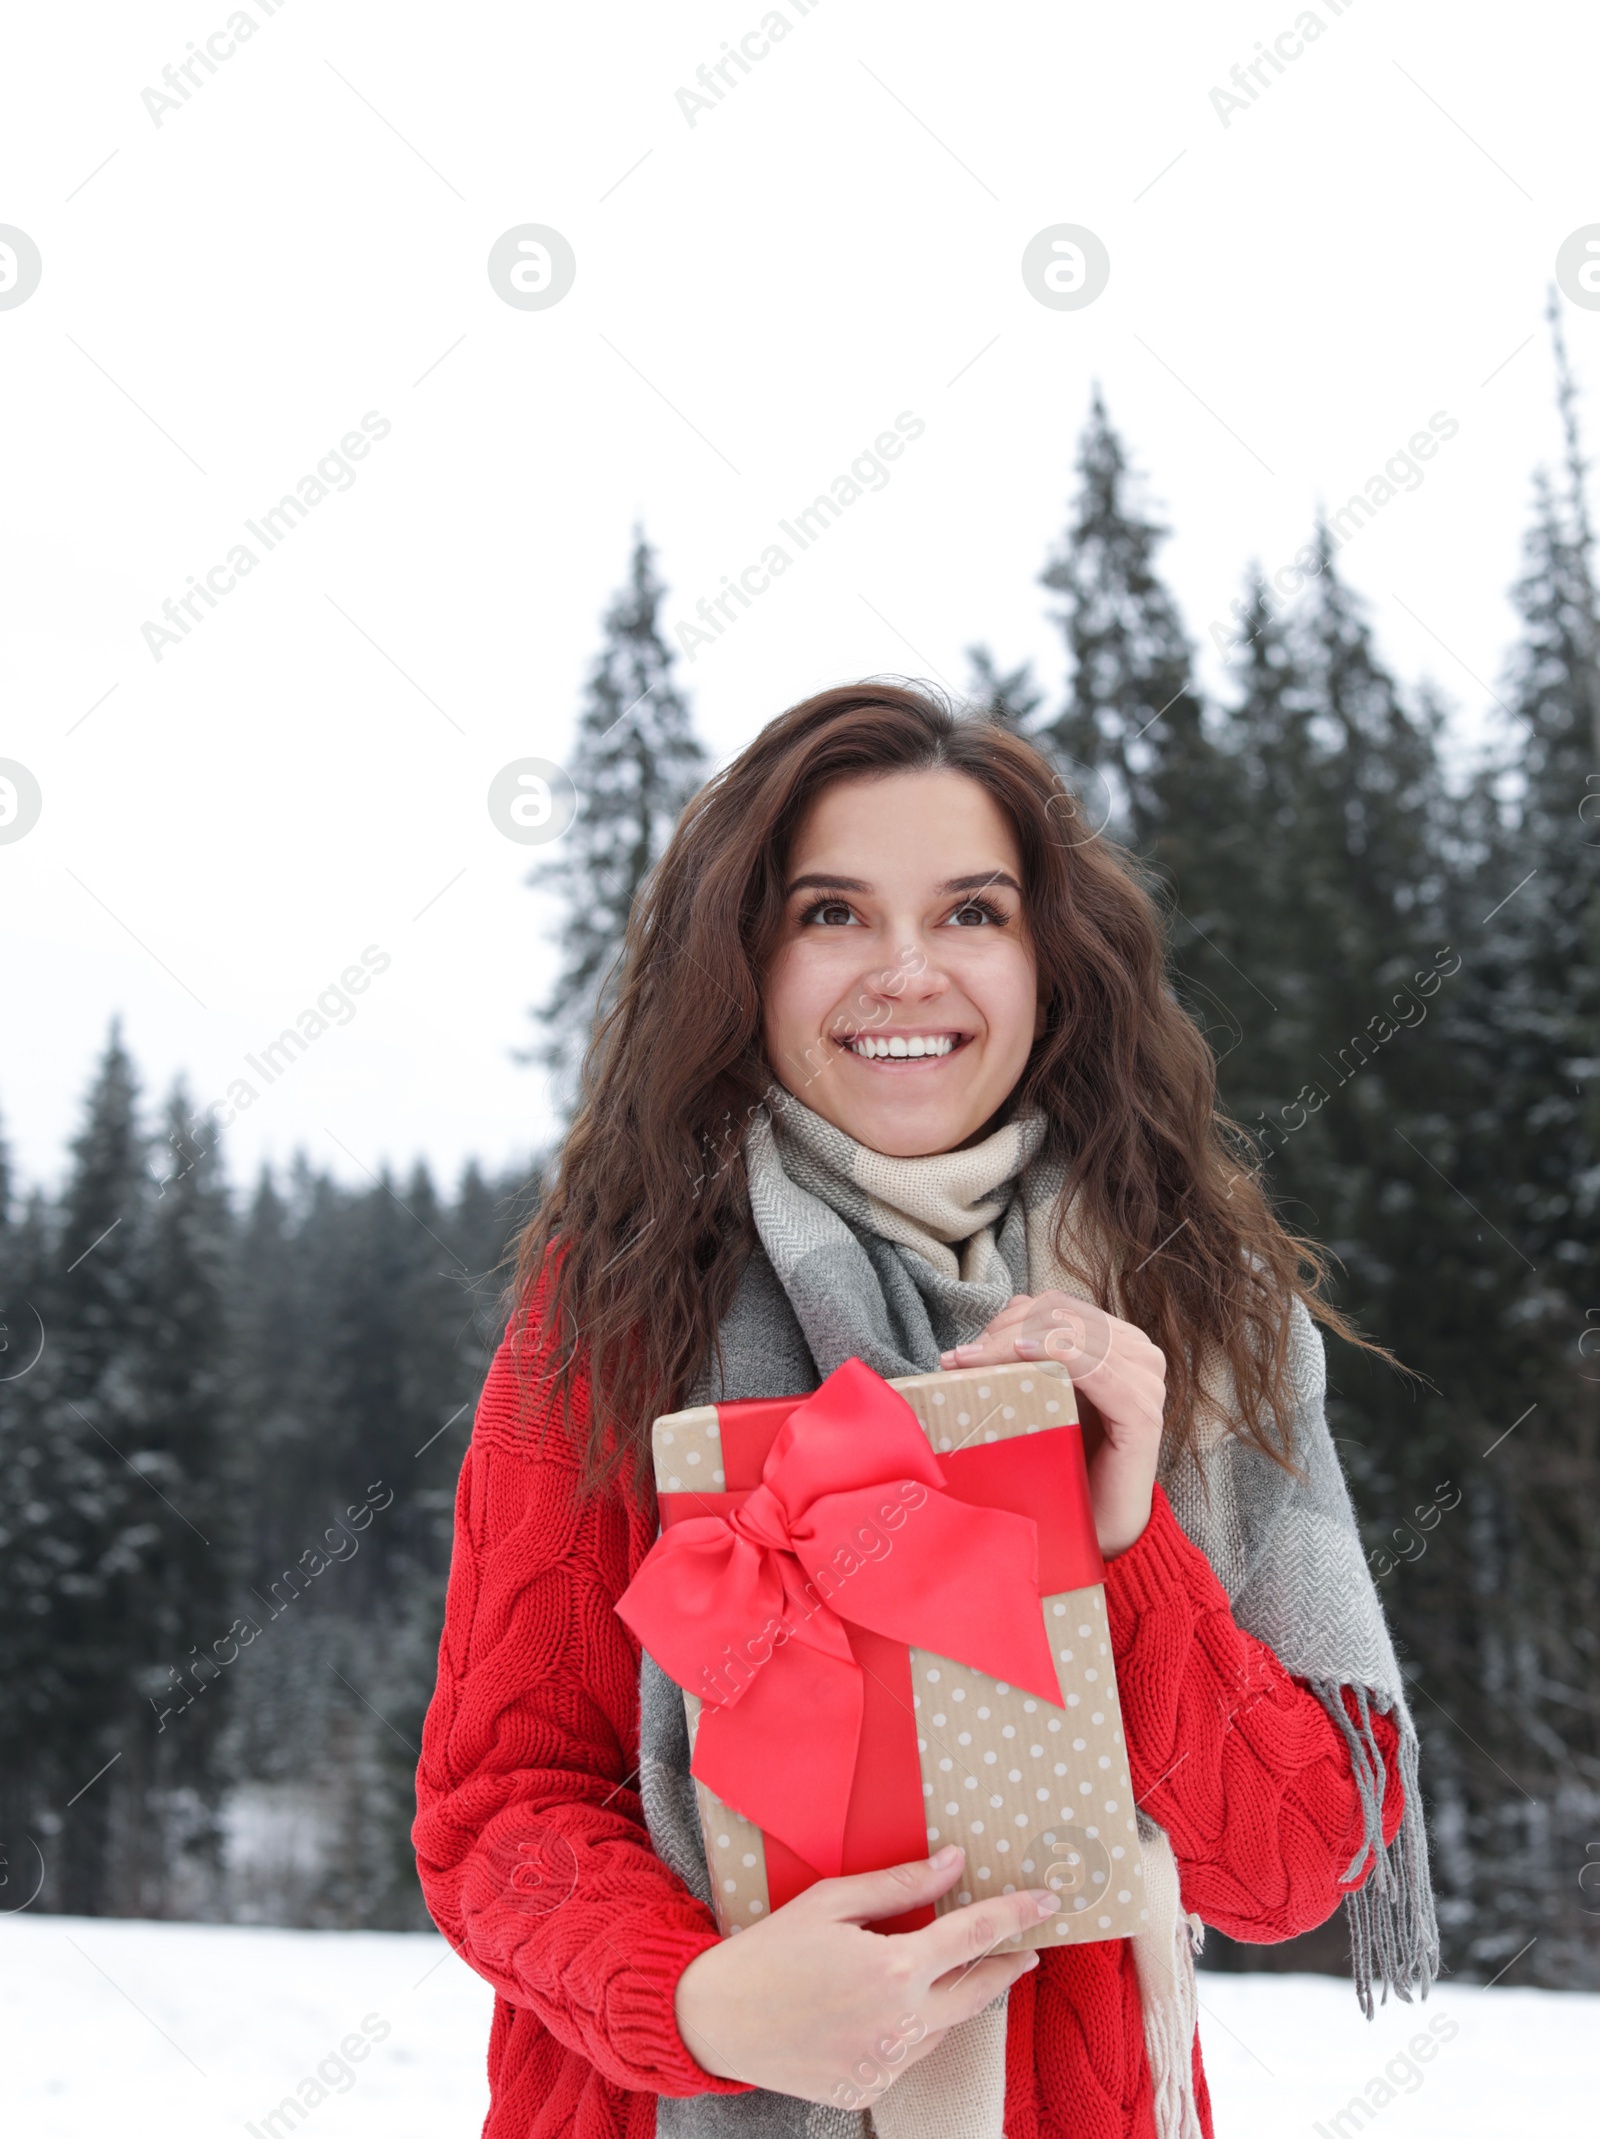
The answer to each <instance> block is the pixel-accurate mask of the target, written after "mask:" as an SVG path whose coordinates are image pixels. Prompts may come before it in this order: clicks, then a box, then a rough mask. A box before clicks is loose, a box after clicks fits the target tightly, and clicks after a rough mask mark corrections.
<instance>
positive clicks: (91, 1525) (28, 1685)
mask: <svg viewBox="0 0 1600 2139" xmlns="http://www.w3.org/2000/svg"><path fill="white" fill-rule="evenodd" d="M137 1100H138V1091H137V1085H136V1081H135V1078H134V1073H133V1065H132V1063H131V1062H130V1061H129V1059H128V1056H127V1053H126V1051H125V1050H124V1048H123V1045H122V1038H121V1033H120V1030H119V1028H118V1027H117V1026H116V1025H115V1024H113V1026H112V1030H111V1036H110V1039H109V1041H108V1044H107V1047H106V1051H105V1054H104V1056H103V1058H102V1060H101V1063H100V1066H99V1071H98V1073H97V1075H96V1078H95V1080H94V1083H93V1085H92V1086H91V1088H90V1092H89V1096H88V1101H87V1105H86V1108H85V1118H84V1125H83V1128H82V1129H81V1131H80V1132H79V1134H78V1136H77V1138H76V1139H75V1140H74V1143H73V1146H72V1156H73V1164H72V1169H71V1172H70V1174H69V1177H68V1180H67V1184H66V1189H65V1192H64V1195H63V1197H62V1201H61V1205H60V1209H59V1212H58V1213H57V1214H55V1216H54V1218H53V1221H52V1222H51V1223H50V1224H49V1226H48V1238H47V1239H41V1240H40V1241H39V1242H38V1244H37V1245H38V1247H39V1249H40V1250H42V1254H41V1264H40V1267H39V1268H38V1270H37V1275H36V1279H35V1290H34V1293H33V1297H34V1299H35V1301H36V1304H37V1307H38V1310H39V1313H40V1315H41V1316H42V1318H43V1321H44V1324H45V1332H46V1339H45V1347H44V1352H43V1356H42V1357H41V1359H40V1362H39V1365H38V1368H37V1369H36V1371H35V1372H34V1373H32V1374H30V1375H29V1376H28V1377H27V1379H26V1380H25V1381H24V1382H22V1383H21V1384H20V1386H19V1391H18V1394H19V1398H20V1402H19V1406H18V1411H17V1413H16V1415H15V1417H14V1423H13V1428H12V1438H13V1443H14V1446H15V1447H16V1450H17V1454H18V1457H19V1459H20V1460H21V1461H22V1462H23V1463H24V1464H25V1465H26V1471H27V1475H28V1477H29V1480H30V1486H31V1491H30V1493H29V1495H28V1497H27V1499H26V1500H25V1501H24V1502H23V1503H22V1505H21V1507H20V1508H18V1509H16V1510H15V1511H14V1513H13V1528H12V1533H11V1537H10V1539H9V1541H8V1542H9V1544H10V1547H11V1549H10V1551H9V1552H8V1553H7V1554H6V1555H5V1556H4V1563H5V1576H4V1579H5V1581H6V1583H7V1585H8V1587H9V1588H10V1589H11V1591H12V1600H13V1601H12V1606H11V1610H10V1611H8V1612H7V1613H6V1615H5V1616H6V1617H8V1618H11V1617H13V1615H15V1616H16V1617H24V1616H25V1618H26V1621H27V1622H28V1636H29V1638H28V1639H27V1641H26V1643H25V1645H24V1650H23V1653H22V1655H21V1657H20V1658H19V1659H18V1660H17V1691H18V1696H19V1700H20V1705H21V1707H22V1709H23V1711H24V1713H26V1714H27V1715H28V1718H29V1722H30V1725H31V1729H30V1733H29V1736H30V1740H31V1743H30V1745H29V1747H28V1749H27V1751H26V1753H25V1754H24V1756H23V1757H22V1758H21V1760H20V1761H19V1762H18V1763H17V1764H16V1765H15V1766H14V1767H13V1769H12V1772H13V1774H14V1775H16V1776H17V1777H18V1781H19V1784H20V1787H21V1789H22V1791H23V1793H24V1794H25V1796H26V1797H27V1798H28V1800H29V1801H30V1803H29V1817H30V1818H31V1819H32V1820H34V1821H35V1822H37V1823H38V1825H39V1826H40V1827H42V1828H43V1831H44V1833H45V1836H46V1838H47V1839H46V1840H45V1843H44V1849H45V1855H46V1858H47V1861H48V1876H47V1885H46V1896H45V1899H46V1902H47V1904H48V1905H49V1906H51V1907H53V1908H58V1909H66V1910H68V1911H71V1912H73V1913H87V1914H93V1913H98V1912H101V1911H103V1910H104V1909H105V1908H106V1907H107V1905H108V1901H109V1896H110V1885H109V1881H110V1872H111V1857H112V1835H113V1807H114V1800H115V1791H114V1790H113V1789H108V1788H107V1787H106V1786H105V1782H103V1781H98V1782H93V1783H92V1786H91V1779H92V1778H94V1777H95V1776H96V1775H97V1773H99V1772H100V1771H102V1770H103V1769H106V1767H107V1764H108V1763H114V1762H116V1761H117V1760H119V1759H120V1758H121V1757H122V1756H123V1755H124V1753H125V1752H126V1749H127V1742H128V1736H129V1732H130V1729H131V1728H132V1727H133V1724H134V1720H135V1719H134V1715H133V1703H134V1702H135V1701H136V1700H138V1699H139V1698H140V1695H139V1693H138V1691H137V1689H136V1688H135V1687H134V1686H133V1684H132V1673H133V1671H134V1670H135V1669H136V1668H137V1665H138V1663H139V1661H140V1660H141V1659H140V1657H139V1654H138V1647H137V1642H136V1640H135V1639H134V1638H133V1637H132V1634H131V1616H130V1615H131V1607H132V1603H133V1599H134V1597H135V1596H136V1594H137V1591H138V1587H139V1576H140V1574H141V1572H142V1570H143V1568H144V1566H145V1564H146V1561H147V1559H148V1556H149V1555H150V1554H151V1553H152V1552H153V1551H155V1550H157V1549H158V1548H159V1545H160V1543H161V1540H162V1539H163V1537H164V1535H165V1531H164V1528H163V1525H164V1522H165V1521H166V1519H167V1517H166V1511H165V1510H164V1509H163V1507H162V1505H161V1501H160V1498H159V1496H158V1494H157V1492H156V1490H155V1488H154V1487H153V1486H152V1485H151V1484H150V1483H148V1482H146V1480H145V1479H144V1477H143V1476H142V1475H141V1473H140V1470H139V1467H138V1466H139V1454H140V1447H141V1436H142V1429H143V1425H144V1411H143V1396H142V1391H141V1389H140V1385H139V1376H138V1371H137V1361H138V1356H139V1351H140V1347H141V1345H142V1344H143V1341H144V1338H145V1334H146V1330H147V1328H148V1310H149V1301H148V1297H147V1293H146V1289H145V1272H144V1269H143V1267H142V1250H143V1231H144V1211H145V1204H146V1198H147V1196H148V1193H149V1177H148V1173H147V1170H146V1152H147V1140H146V1138H145V1135H144V1133H143V1131H142V1129H141V1128H140V1125H139V1122H138V1113H137ZM107 1779H109V1774H108V1777H107ZM75 1796H76V1797H77V1799H78V1802H77V1803H76V1804H72V1803H70V1802H69V1801H70V1800H71V1799H72V1798H73V1797H75Z"/></svg>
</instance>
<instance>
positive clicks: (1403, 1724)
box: [1309, 1679, 1439, 2020]
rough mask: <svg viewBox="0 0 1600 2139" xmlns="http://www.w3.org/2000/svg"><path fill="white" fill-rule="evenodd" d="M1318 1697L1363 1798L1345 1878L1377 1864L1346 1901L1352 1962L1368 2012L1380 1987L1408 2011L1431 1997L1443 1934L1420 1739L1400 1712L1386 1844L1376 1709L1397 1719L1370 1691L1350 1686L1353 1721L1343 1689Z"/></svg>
mask: <svg viewBox="0 0 1600 2139" xmlns="http://www.w3.org/2000/svg"><path fill="white" fill-rule="evenodd" d="M1309 1683H1310V1686H1311V1690H1312V1692H1313V1693H1314V1694H1315V1695H1316V1696H1317V1699H1318V1700H1319V1701H1320V1702H1321V1703H1322V1705H1323V1707H1324V1708H1325V1709H1326V1710H1327V1711H1328V1714H1329V1715H1330V1716H1331V1717H1332V1718H1333V1720H1334V1722H1335V1723H1336V1724H1337V1725H1338V1727H1339V1729H1340V1731H1341V1732H1342V1733H1343V1736H1344V1741H1345V1744H1346V1745H1347V1746H1348V1747H1349V1749H1350V1767H1351V1772H1352V1773H1353V1775H1354V1777H1355V1782H1356V1789H1357V1791H1358V1793H1359V1794H1360V1799H1361V1813H1362V1837H1361V1846H1360V1848H1359V1849H1358V1850H1357V1852H1356V1854H1355V1856H1354V1858H1353V1859H1352V1860H1351V1863H1350V1868H1349V1870H1348V1871H1347V1872H1346V1873H1345V1875H1344V1876H1345V1878H1346V1879H1347V1880H1349V1879H1355V1878H1359V1877H1360V1874H1361V1870H1362V1867H1363V1866H1364V1865H1365V1864H1366V1863H1367V1861H1368V1859H1369V1858H1370V1859H1371V1860H1372V1870H1371V1872H1370V1874H1369V1875H1368V1877H1367V1879H1366V1882H1365V1883H1364V1885H1363V1886H1362V1887H1361V1888H1360V1889H1359V1890H1358V1891H1357V1892H1356V1893H1354V1894H1347V1895H1346V1896H1345V1901H1344V1909H1345V1919H1346V1921H1347V1923H1348V1924H1349V1927H1350V1963H1351V1972H1352V1974H1353V1975H1354V1977H1355V1986H1356V1996H1357V1997H1358V1998H1359V1999H1360V2001H1361V2009H1362V2011H1363V2012H1364V2013H1365V2014H1366V2016H1367V2018H1368V2019H1369V2020H1370V2019H1371V2018H1372V2017H1373V2011H1374V2007H1373V1997H1372V1992H1373V1986H1374V1984H1375V1983H1376V1984H1379V1985H1381V1987H1382V1998H1381V2003H1383V2004H1385V2005H1387V2004H1388V2002H1389V1993H1390V1991H1391V1990H1392V1991H1393V1992H1394V1994H1395V1996H1396V1997H1397V1998H1399V1999H1402V2000H1403V2001H1404V2003H1405V2004H1407V2005H1409V2004H1410V2003H1411V2001H1412V1997H1413V1995H1415V1996H1416V1997H1418V1998H1426V1997H1427V1995H1428V1992H1429V1990H1430V1988H1431V1987H1432V1985H1433V1984H1434V1982H1435V1981H1436V1980H1437V1978H1438V1974H1439V1929H1438V1925H1437V1923H1436V1922H1435V1919H1434V1913H1433V1896H1432V1882H1431V1880H1430V1877H1429V1871H1428V1839H1427V1830H1426V1826H1425V1823H1424V1820H1423V1812H1422V1795H1421V1784H1420V1781H1419V1778H1418V1773H1417V1755H1418V1747H1417V1734H1416V1731H1415V1729H1414V1728H1413V1726H1412V1723H1411V1719H1410V1717H1409V1716H1408V1715H1407V1714H1406V1713H1405V1711H1404V1709H1403V1708H1402V1709H1401V1710H1400V1713H1399V1716H1398V1719H1397V1720H1398V1722H1399V1727H1400V1781H1401V1786H1402V1788H1403V1789H1404V1792H1405V1809H1404V1811H1403V1812H1402V1814H1401V1818H1400V1827H1399V1831H1398V1833H1397V1834H1396V1835H1395V1838H1394V1840H1393V1841H1392V1842H1391V1843H1388V1844H1385V1842H1384V1839H1383V1799H1384V1791H1385V1785H1386V1782H1387V1776H1386V1773H1385V1769H1384V1760H1383V1755H1382V1753H1381V1752H1380V1751H1379V1749H1378V1743H1377V1738H1376V1736H1375V1734H1374V1732H1373V1728H1372V1717H1373V1713H1374V1706H1375V1704H1376V1705H1377V1706H1378V1712H1379V1713H1381V1714H1392V1713H1393V1710H1391V1709H1388V1708H1386V1707H1383V1706H1382V1705H1381V1701H1380V1699H1379V1697H1376V1696H1375V1695H1374V1694H1373V1692H1372V1690H1371V1689H1370V1688H1368V1687H1365V1686H1356V1687H1353V1688H1351V1691H1352V1692H1353V1693H1354V1695H1355V1698H1356V1705H1357V1707H1358V1708H1359V1710H1360V1721H1359V1722H1355V1721H1352V1719H1351V1716H1350V1712H1349V1710H1348V1709H1347V1708H1346V1707H1345V1705H1344V1699H1343V1692H1344V1689H1343V1688H1342V1687H1340V1686H1338V1685H1335V1684H1333V1683H1331V1682H1330V1681H1327V1680H1318V1679H1313V1680H1311V1681H1310V1682H1309Z"/></svg>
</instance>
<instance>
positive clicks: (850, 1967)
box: [674, 1845, 1061, 2110]
mask: <svg viewBox="0 0 1600 2139" xmlns="http://www.w3.org/2000/svg"><path fill="white" fill-rule="evenodd" d="M962 1862H963V1858H962V1853H961V1851H960V1850H959V1849H957V1848H955V1847H954V1845H951V1846H949V1847H947V1848H945V1849H942V1850H940V1851H939V1853H938V1855H937V1856H935V1857H930V1858H928V1859H926V1860H925V1861H919V1862H917V1863H914V1864H896V1865H892V1866H891V1867H890V1868H889V1869H888V1870H887V1871H882V1872H862V1873H859V1874H857V1875H855V1876H854V1877H851V1878H846V1879H821V1880H818V1882H817V1884H816V1885H815V1886H812V1887H808V1888H807V1889H806V1891H805V1892H804V1893H803V1894H798V1895H796V1896H795V1898H794V1900H793V1901H791V1902H786V1903H785V1905H784V1906H783V1907H782V1908H781V1909H775V1910H774V1911H773V1913H772V1914H771V1915H770V1916H768V1917H765V1918H763V1919H762V1921H761V1922H759V1923H755V1924H752V1925H751V1926H750V1927H749V1929H748V1930H745V1931H741V1932H740V1933H739V1935H738V1937H737V1938H725V1939H723V1940H722V1942H721V1943H720V1944H719V1945H716V1946H708V1947H707V1948H706V1950H705V1952H704V1953H701V1954H697V1955H696V1956H695V1958H694V1959H693V1960H692V1961H691V1962H690V1963H689V1965H688V1967H687V1968H686V1969H685V1970H684V1971H683V1974H682V1975H681V1976H680V1977H679V1978H678V1988H677V1994H676V2000H675V2007H674V2010H675V2012H676V2015H677V2021H678V2032H679V2034H680V2035H681V2036H682V2037H683V2040H684V2042H685V2044H686V2045H687V2046H688V2048H689V2051H690V2053H691V2054H692V2055H693V2056H694V2057H695V2058H696V2059H697V2060H698V2061H699V2063H700V2064H702V2065H703V2066H704V2067H705V2069H706V2071H707V2072H712V2073H715V2074H716V2075H717V2077H718V2078H719V2079H730V2080H746V2081H748V2082H750V2084H751V2085H753V2086H756V2087H766V2088H769V2089H770V2090H771V2091H772V2092H773V2093H775V2094H790V2095H798V2096H799V2097H800V2098H801V2099H802V2100H803V2101H807V2102H827V2103H830V2104H832V2105H833V2106H834V2107H835V2108H841V2109H851V2110H856V2109H866V2108H868V2107H870V2105H871V2104H872V2103H873V2102H874V2101H876V2100H877V2098H878V2096H879V2095H881V2094H882V2093H883V2091H884V2089H885V2088H886V2087H888V2086H889V2084H890V2083H891V2081H893V2080H894V2079H895V2078H897V2077H898V2075H899V2074H900V2073H902V2072H904V2071H905V2070H906V2068H907V2066H909V2065H914V2064H915V2063H916V2062H917V2060H918V2059H919V2058H922V2057H926V2056H927V2054H928V2052H929V2051H930V2050H932V2049H933V2048H934V2047H935V2046H936V2045H937V2044H938V2043H939V2042H940V2041H941V2040H942V2038H943V2036H944V2034H945V2031H946V2030H947V2029H949V2028H953V2027H955V2026H956V2025H957V2024H958V2023H959V2022H961V2021H963V2020H970V2019H971V2018H972V2016H973V2014H974V2013H980V2012H982V2010H983V2008H984V2007H985V2006H986V2005H988V2004H989V2003H990V2002H991V2001H992V2000H993V1999H995V1998H997V1997H998V1996H999V1995H1000V1993H1001V1992H1002V1991H1003V1990H1008V1989H1009V1988H1010V1986H1011V1985H1012V1984H1013V1983H1015V1982H1016V1980H1017V1978H1018V1977H1019V1976H1020V1975H1024V1974H1026V1972H1027V1971H1028V1970H1029V1969H1030V1968H1032V1967H1034V1966H1035V1965H1036V1963H1037V1961H1038V1958H1039V1957H1038V1955H1037V1954H1036V1953H1016V1952H1013V1953H1005V1954H997V1953H995V1952H994V1951H993V1948H994V1947H995V1946H996V1945H998V1944H999V1942H1000V1941H1001V1940H1002V1939H1006V1938H1010V1937H1011V1936H1012V1935H1013V1933H1015V1932H1018V1931H1027V1930H1031V1929H1032V1928H1033V1926H1034V1925H1035V1924H1037V1923H1039V1922H1040V1920H1041V1919H1042V1918H1044V1917H1046V1916H1050V1915H1053V1914H1054V1912H1055V1911H1056V1910H1057V1909H1059V1908H1060V1906H1061V1903H1060V1901H1059V1899H1058V1898H1057V1896H1056V1895H1054V1894H1051V1893H1048V1892H1046V1891H1045V1890H1044V1889H1043V1888H1025V1889H1024V1890H1023V1891H1022V1892H1020V1893H1016V1894H995V1895H992V1896H989V1897H986V1898H985V1899H984V1900H982V1901H974V1902H970V1903H969V1904H968V1905H967V1906H966V1907H965V1908H961V1909H952V1910H951V1911H950V1913H949V1915H948V1916H941V1917H938V1918H936V1919H935V1921H934V1922H933V1923H931V1924H929V1925H927V1926H926V1927H925V1928H924V1929H923V1930H921V1931H900V1932H889V1933H883V1932H878V1931H868V1930H866V1929H864V1928H863V1927H864V1926H865V1925H867V1924H869V1923H872V1922H873V1921H875V1920H876V1919H879V1918H882V1917H888V1916H900V1915H902V1914H904V1913H905V1911H907V1910H909V1909H915V1908H918V1907H920V1906H921V1905H922V1904H924V1903H925V1902H931V1901H936V1900H937V1899H938V1898H939V1896H940V1895H941V1894H944V1893H948V1891H949V1890H950V1888H951V1887H953V1886H954V1885H955V1883H956V1881H957V1879H958V1878H959V1877H960V1876H961V1867H962Z"/></svg>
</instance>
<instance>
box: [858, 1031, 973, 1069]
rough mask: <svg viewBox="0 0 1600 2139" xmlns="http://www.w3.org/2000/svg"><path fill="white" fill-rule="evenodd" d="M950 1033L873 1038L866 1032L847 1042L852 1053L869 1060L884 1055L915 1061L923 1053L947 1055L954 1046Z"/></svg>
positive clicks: (952, 1036)
mask: <svg viewBox="0 0 1600 2139" xmlns="http://www.w3.org/2000/svg"><path fill="white" fill-rule="evenodd" d="M955 1044H956V1043H955V1037H954V1035H953V1034H951V1033H947V1032H942V1033H928V1034H925V1035H924V1034H918V1035H917V1036H916V1037H915V1038H914V1039H909V1040H908V1039H902V1038H901V1037H900V1035H899V1034H898V1033H897V1034H896V1035H895V1037H894V1038H893V1039H889V1040H881V1039H873V1038H871V1037H870V1036H869V1035H867V1034H862V1035H861V1037H860V1038H858V1039H854V1040H851V1041H850V1042H849V1047H850V1052H851V1053H852V1054H853V1055H862V1056H864V1057H865V1058H866V1059H867V1060H868V1061H869V1062H877V1061H882V1060H883V1059H884V1058H885V1057H886V1056H892V1057H894V1058H896V1059H900V1058H909V1059H910V1060H913V1061H915V1060H916V1059H918V1058H919V1057H921V1056H925V1055H948V1054H949V1053H950V1052H951V1050H952V1049H953V1048H954V1046H955Z"/></svg>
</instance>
